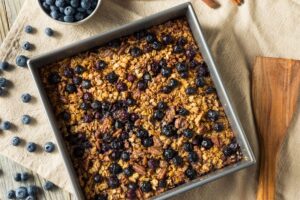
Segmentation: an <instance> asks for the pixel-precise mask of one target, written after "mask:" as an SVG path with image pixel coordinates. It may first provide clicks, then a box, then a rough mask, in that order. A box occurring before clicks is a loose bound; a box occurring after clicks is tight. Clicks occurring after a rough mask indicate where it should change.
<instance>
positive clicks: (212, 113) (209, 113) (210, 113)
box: [206, 110, 219, 122]
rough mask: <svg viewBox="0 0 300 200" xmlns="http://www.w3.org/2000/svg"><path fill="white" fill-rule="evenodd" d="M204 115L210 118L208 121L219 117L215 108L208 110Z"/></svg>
mask: <svg viewBox="0 0 300 200" xmlns="http://www.w3.org/2000/svg"><path fill="white" fill-rule="evenodd" d="M206 117H207V118H208V119H209V120H210V121H213V122H214V121H217V120H218V119H219V113H218V112H217V111H215V110H208V111H207V113H206Z"/></svg>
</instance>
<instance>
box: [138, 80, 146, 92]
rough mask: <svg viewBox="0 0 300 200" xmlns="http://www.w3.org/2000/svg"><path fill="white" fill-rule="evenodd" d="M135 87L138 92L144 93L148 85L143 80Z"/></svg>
mask: <svg viewBox="0 0 300 200" xmlns="http://www.w3.org/2000/svg"><path fill="white" fill-rule="evenodd" d="M137 86H138V89H139V90H140V91H145V90H146V89H147V87H148V84H147V82H145V81H144V80H139V81H138V83H137Z"/></svg>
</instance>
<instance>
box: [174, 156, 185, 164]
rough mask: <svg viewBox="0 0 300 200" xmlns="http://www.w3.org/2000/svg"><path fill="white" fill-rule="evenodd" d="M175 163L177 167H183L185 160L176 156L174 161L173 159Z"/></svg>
mask: <svg viewBox="0 0 300 200" xmlns="http://www.w3.org/2000/svg"><path fill="white" fill-rule="evenodd" d="M172 161H173V163H174V164H175V165H176V166H181V165H182V164H183V159H182V157H180V156H178V155H177V156H175V157H174V158H173V159H172Z"/></svg>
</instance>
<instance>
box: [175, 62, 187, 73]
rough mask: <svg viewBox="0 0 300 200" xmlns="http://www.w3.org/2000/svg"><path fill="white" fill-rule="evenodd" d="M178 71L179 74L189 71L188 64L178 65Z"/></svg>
mask: <svg viewBox="0 0 300 200" xmlns="http://www.w3.org/2000/svg"><path fill="white" fill-rule="evenodd" d="M176 70H177V71H178V72H179V73H181V72H185V71H187V70H188V68H187V66H186V64H184V63H182V62H180V63H177V64H176Z"/></svg>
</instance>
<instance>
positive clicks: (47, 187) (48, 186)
mask: <svg viewBox="0 0 300 200" xmlns="http://www.w3.org/2000/svg"><path fill="white" fill-rule="evenodd" d="M43 187H44V189H45V190H53V189H54V187H55V185H54V183H52V182H50V181H46V183H45V184H44V186H43Z"/></svg>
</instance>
